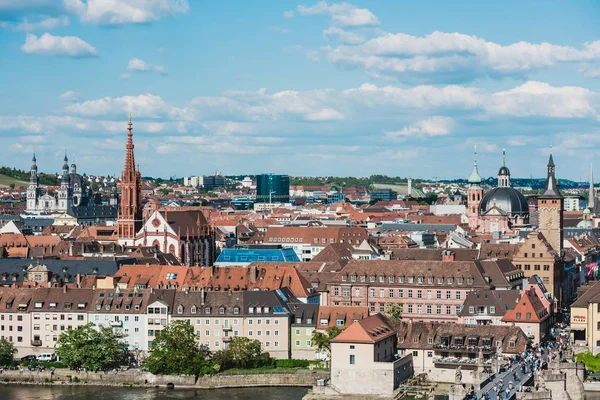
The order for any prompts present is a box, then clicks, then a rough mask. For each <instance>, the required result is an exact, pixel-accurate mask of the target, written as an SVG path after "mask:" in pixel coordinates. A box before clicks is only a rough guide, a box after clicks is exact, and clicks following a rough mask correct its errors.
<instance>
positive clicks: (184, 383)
mask: <svg viewBox="0 0 600 400" xmlns="http://www.w3.org/2000/svg"><path fill="white" fill-rule="evenodd" d="M328 377H329V372H328V371H310V370H298V371H296V372H295V373H261V374H255V373H251V374H247V375H243V374H236V375H220V374H218V375H212V376H201V377H199V378H198V380H195V379H194V377H193V376H185V375H181V376H173V375H153V374H151V373H148V372H137V371H118V372H117V373H116V374H115V373H114V372H108V373H104V372H76V371H71V370H61V369H57V370H55V372H54V373H51V372H50V371H43V372H38V371H31V372H30V371H6V372H4V373H2V374H1V375H0V383H2V384H28V385H32V384H33V385H60V386H62V385H94V386H118V387H145V388H151V387H171V386H172V387H175V388H192V389H221V388H249V387H312V386H314V385H316V382H317V379H322V378H328Z"/></svg>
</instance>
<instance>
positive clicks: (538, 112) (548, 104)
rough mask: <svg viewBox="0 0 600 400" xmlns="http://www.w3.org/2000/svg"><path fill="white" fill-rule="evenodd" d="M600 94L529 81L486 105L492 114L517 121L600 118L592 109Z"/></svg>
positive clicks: (499, 93) (492, 96) (596, 110)
mask: <svg viewBox="0 0 600 400" xmlns="http://www.w3.org/2000/svg"><path fill="white" fill-rule="evenodd" d="M597 98H598V94H597V93H594V92H592V91H591V90H589V89H585V88H582V87H577V86H563V87H554V86H550V85H549V84H548V83H543V82H536V81H529V82H526V83H524V84H523V85H521V86H518V87H516V88H513V89H510V90H507V91H503V92H497V93H494V94H492V95H491V96H490V97H489V98H488V99H487V101H486V105H485V108H486V110H487V111H488V112H489V113H492V114H502V115H513V116H518V117H531V116H544V117H553V118H585V117H594V116H597V115H598V109H595V108H594V106H593V105H592V103H593V101H594V99H597Z"/></svg>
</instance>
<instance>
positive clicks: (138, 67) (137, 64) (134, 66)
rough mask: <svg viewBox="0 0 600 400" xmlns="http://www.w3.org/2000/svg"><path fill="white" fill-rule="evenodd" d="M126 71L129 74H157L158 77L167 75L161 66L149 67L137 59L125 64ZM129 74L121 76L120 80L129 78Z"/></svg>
mask: <svg viewBox="0 0 600 400" xmlns="http://www.w3.org/2000/svg"><path fill="white" fill-rule="evenodd" d="M127 70H128V71H131V72H151V71H153V72H157V73H158V74H160V75H163V76H166V75H168V73H167V70H166V68H165V67H163V66H162V65H150V64H148V63H147V62H145V61H144V60H140V59H139V58H132V59H131V60H129V63H128V64H127ZM130 76H131V75H130V74H123V75H121V79H128V78H130Z"/></svg>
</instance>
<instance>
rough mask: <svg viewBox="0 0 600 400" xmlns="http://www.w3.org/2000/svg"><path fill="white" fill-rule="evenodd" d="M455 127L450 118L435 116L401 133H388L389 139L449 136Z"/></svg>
mask: <svg viewBox="0 0 600 400" xmlns="http://www.w3.org/2000/svg"><path fill="white" fill-rule="evenodd" d="M453 126H454V120H453V119H452V118H449V117H440V116H434V117H430V118H427V119H424V120H421V121H417V122H416V123H414V124H412V125H409V126H406V127H404V128H402V129H401V130H399V131H395V132H386V133H385V136H386V137H388V138H389V139H399V138H402V137H407V136H444V135H448V134H449V133H450V131H451V129H452V127H453Z"/></svg>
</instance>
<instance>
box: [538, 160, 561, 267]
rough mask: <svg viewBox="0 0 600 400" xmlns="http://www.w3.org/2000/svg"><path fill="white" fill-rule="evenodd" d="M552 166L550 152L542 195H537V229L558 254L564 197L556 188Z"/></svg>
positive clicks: (559, 250)
mask: <svg viewBox="0 0 600 400" xmlns="http://www.w3.org/2000/svg"><path fill="white" fill-rule="evenodd" d="M554 168H555V165H554V160H553V159H552V154H550V159H549V160H548V174H547V177H546V186H545V188H544V192H543V193H542V195H541V196H540V197H538V214H539V230H540V232H541V233H542V234H543V235H544V238H545V239H546V241H547V242H548V243H549V244H550V246H552V248H553V249H554V251H556V252H557V253H558V255H559V256H560V254H561V253H562V246H563V202H564V198H563V196H562V194H560V191H559V189H558V183H557V182H556V176H555V171H554Z"/></svg>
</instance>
